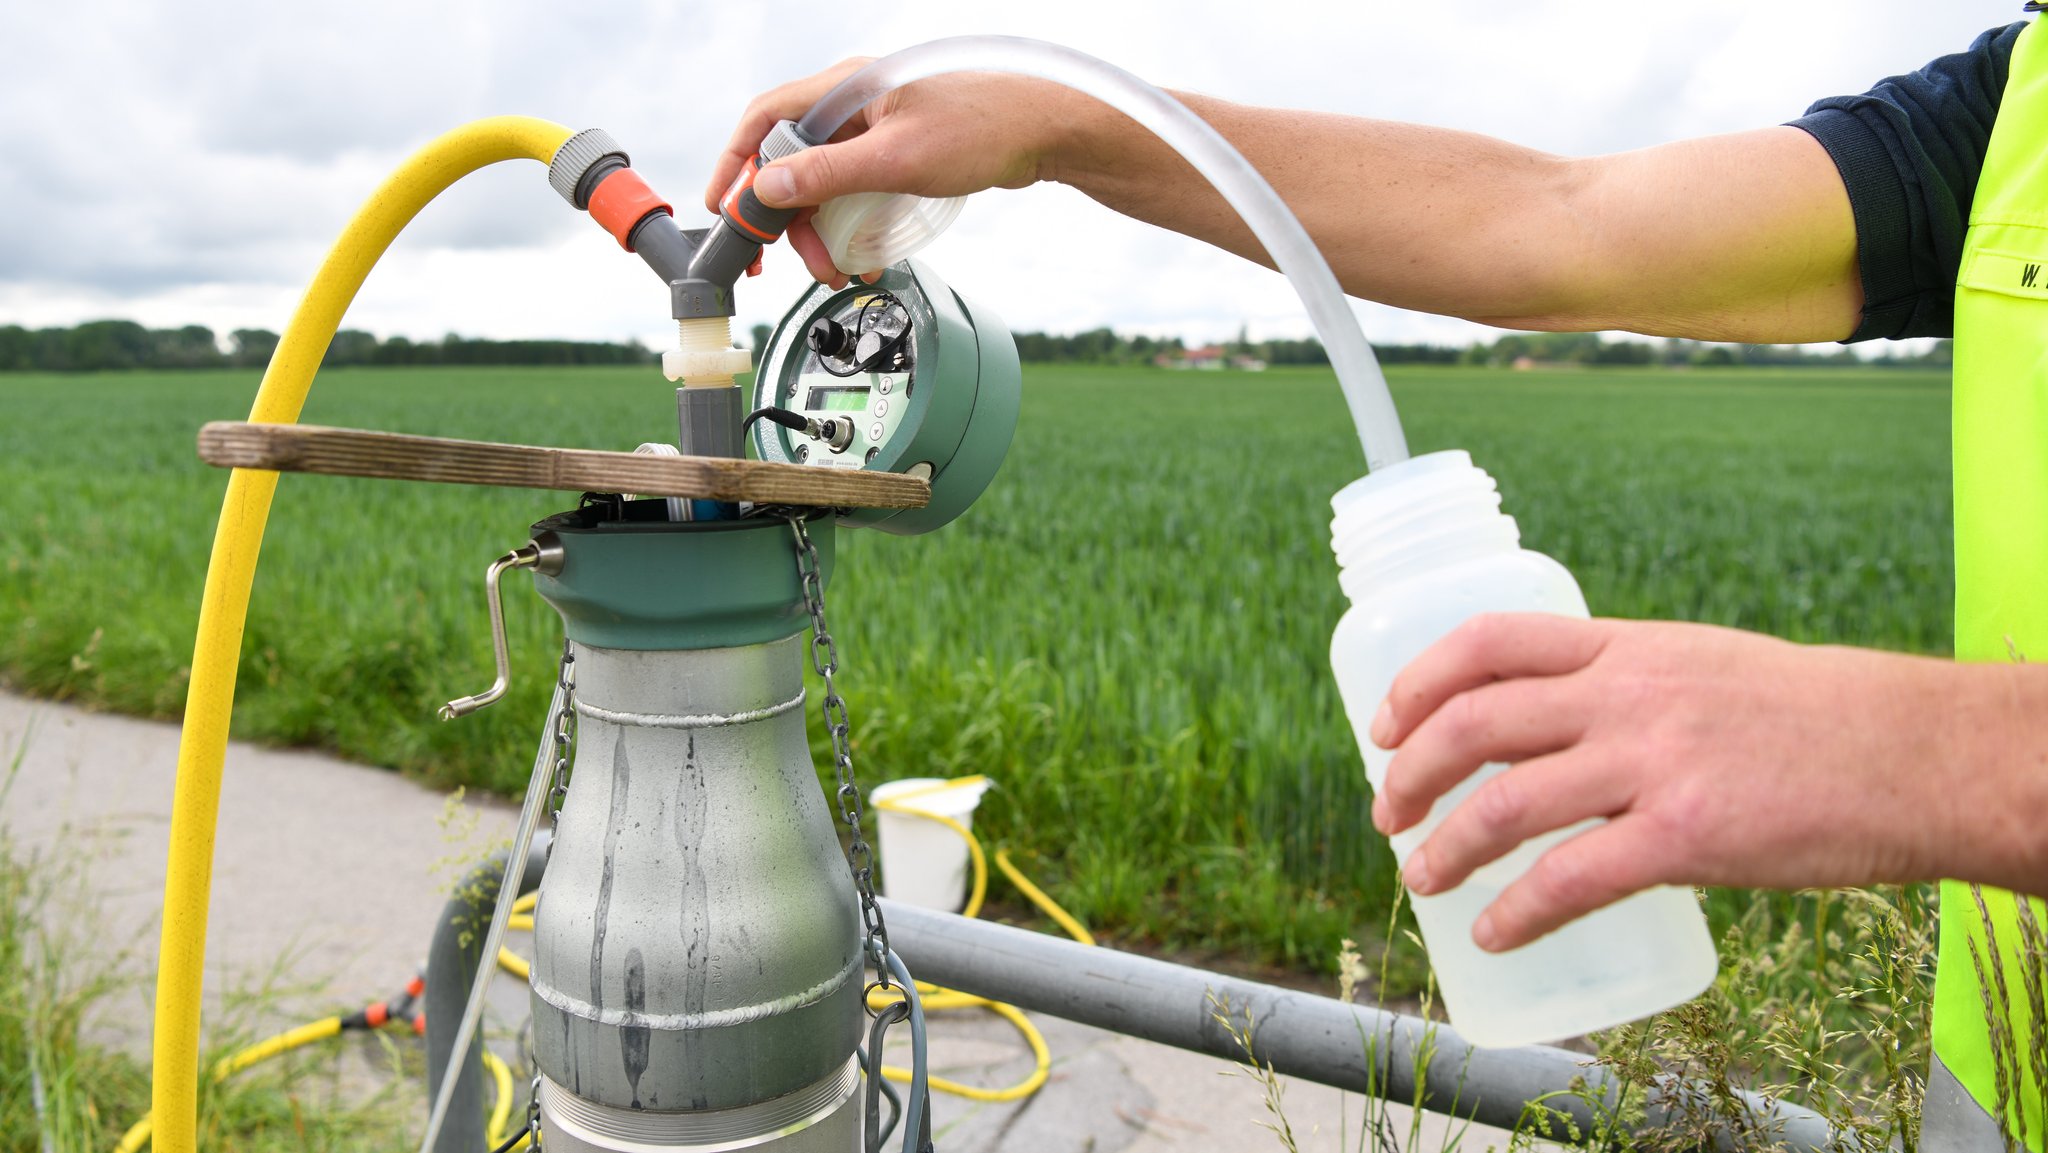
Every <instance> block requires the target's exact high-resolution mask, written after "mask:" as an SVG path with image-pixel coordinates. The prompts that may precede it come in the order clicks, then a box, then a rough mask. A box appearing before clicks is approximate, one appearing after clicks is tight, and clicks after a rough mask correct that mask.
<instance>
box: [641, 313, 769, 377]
mask: <svg viewBox="0 0 2048 1153" xmlns="http://www.w3.org/2000/svg"><path fill="white" fill-rule="evenodd" d="M676 337H677V341H676V349H675V351H673V352H664V353H662V354H661V373H662V375H663V376H666V377H668V378H669V379H670V380H679V381H681V382H682V383H683V387H684V388H731V387H732V378H733V376H734V374H736V373H741V372H751V371H753V368H754V354H753V353H751V352H748V351H747V350H746V349H744V348H734V347H733V346H732V317H730V316H701V317H697V318H694V319H691V320H679V321H677V322H676Z"/></svg>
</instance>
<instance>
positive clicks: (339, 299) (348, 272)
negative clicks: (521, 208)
mask: <svg viewBox="0 0 2048 1153" xmlns="http://www.w3.org/2000/svg"><path fill="white" fill-rule="evenodd" d="M568 138H569V129H567V128H565V127H563V126H562V125H559V124H553V123H550V122H548V121H545V120H536V119H532V118H530V117H524V116H501V117H494V118H492V119H488V120H479V121H476V122H475V123H472V124H467V125H464V126H463V127H461V128H458V129H456V130H454V131H453V132H450V133H448V134H446V135H444V136H441V137H439V138H437V139H435V140H434V141H432V142H431V143H429V144H428V145H427V146H426V147H424V148H422V149H420V150H419V151H418V152H416V153H414V154H413V155H412V156H411V157H410V158H408V159H407V160H406V162H405V163H404V164H402V165H400V166H399V168H398V170H397V171H396V172H394V173H392V174H391V176H390V178H389V179H387V180H385V182H384V183H383V185H382V186H381V187H379V188H378V189H377V191H376V192H374V193H372V194H371V196H370V199H369V200H368V201H367V202H365V203H364V205H363V207H362V208H361V209H360V210H358V211H357V213H356V215H355V218H354V219H352V220H350V221H349V223H348V227H347V228H345V229H343V230H342V234H341V237H340V239H339V240H337V241H336V242H335V244H334V247H333V249H331V250H330V251H329V252H328V254H327V258H326V260H324V261H323V262H321V265H320V271H319V272H318V273H316V274H315V275H314V277H313V283H312V285H311V287H309V288H308V289H307V290H306V295H305V297H304V298H303V299H302V300H300V302H299V307H298V310H297V311H296V312H295V313H293V315H292V319H291V323H290V324H289V325H287V326H286V328H285V331H284V336H283V338H282V339H281V340H279V342H278V346H277V351H276V353H275V354H274V355H272V356H271V358H270V367H269V368H268V369H267V370H266V371H265V372H264V374H263V383H262V385H261V387H260V388H259V389H258V390H257V393H256V403H255V405H254V406H253V407H252V408H251V409H250V411H249V419H250V420H252V421H260V422H268V423H273V424H291V423H293V422H295V421H297V420H298V418H299V410H300V409H301V408H302V407H303V406H304V404H305V400H306V393H307V392H308V391H309V390H310V388H311V387H312V383H313V374H314V373H315V372H316V371H318V369H319V367H320V359H321V357H322V356H323V355H325V354H326V351H327V345H328V343H329V342H330V341H331V340H332V339H333V338H334V331H335V329H336V328H337V327H339V326H340V324H341V318H342V315H343V314H344V313H345V312H346V311H347V310H348V305H349V302H350V301H351V300H353V299H354V298H355V294H356V290H357V289H359V288H360V287H362V283H363V279H364V278H365V277H366V276H368V275H369V272H370V268H371V266H372V265H374V264H376V262H377V260H378V258H380V257H381V256H383V254H384V250H385V249H386V248H388V247H389V246H390V244H391V242H392V240H393V239H394V238H396V237H397V235H398V233H399V231H400V230H401V229H403V228H404V227H405V225H406V223H407V222H408V221H410V220H411V219H412V218H413V216H414V215H416V214H417V213H418V212H419V211H420V209H422V208H424V207H425V206H426V205H427V202H428V201H431V200H432V199H433V198H434V197H435V196H437V195H439V194H440V193H441V192H442V191H443V190H444V189H446V188H447V187H448V186H449V185H451V184H453V183H455V181H456V180H458V179H460V178H461V177H463V176H465V175H467V174H468V173H471V172H474V171H476V170H477V169H479V168H482V167H484V166H485V165H489V164H495V163H497V162H499V161H501V160H519V159H527V160H538V161H540V162H541V163H542V164H546V163H548V162H549V161H551V160H552V159H554V155H555V150H556V149H558V148H560V147H561V146H562V143H563V142H564V141H566V140H567V139H568ZM276 490H277V474H276V473H274V472H257V471H249V470H244V469H236V470H234V472H233V473H232V474H231V475H230V476H229V477H228V490H227V496H226V498H225V499H224V500H223V501H222V502H221V514H220V524H219V526H218V527H217V528H216V529H215V531H214V538H213V554H212V558H211V560H210V561H209V562H208V564H207V570H206V593H205V596H204V599H202V600H201V602H200V606H199V635H198V640H197V642H196V643H195V645H194V646H193V653H192V677H191V684H190V686H189V688H188V689H187V692H186V697H185V725H184V732H183V736H182V738H181V740H180V742H179V747H178V777H177V789H176V793H175V795H174V797H173V799H172V802H171V830H170V840H171V850H170V861H169V865H168V868H167V875H166V877H165V879H164V927H163V937H162V944H161V948H160V951H159V954H158V956H159V962H158V966H157V987H156V1040H155V1045H154V1050H155V1051H154V1055H153V1069H152V1076H153V1082H152V1086H151V1104H152V1106H153V1108H152V1112H151V1115H152V1116H154V1117H156V1118H158V1119H159V1123H158V1125H157V1127H156V1134H155V1136H156V1149H157V1151H158V1153H194V1148H195V1143H196V1140H197V1127H198V1101H199V1070H198V1064H199V995H200V988H201V985H202V983H203V969H204V964H205V959H206V915H207V905H208V900H209V896H210V889H211V886H212V882H213V838H214V826H215V822H216V819H217V818H218V816H219V811H220V779H221V762H222V761H223V759H224V758H225V757H226V755H227V743H228V720H229V716H230V714H231V713H232V712H233V710H234V697H235V674H236V671H237V666H238V664H239V662H240V657H241V648H242V629H243V625H244V623H245V622H246V620H247V617H248V612H249V590H250V586H251V585H252V584H253V583H254V580H255V575H256V558H257V553H258V552H259V550H260V549H261V548H262V544H263V528H264V523H265V521H266V520H267V519H268V518H269V515H270V499H271V496H272V494H274V493H275V492H276Z"/></svg>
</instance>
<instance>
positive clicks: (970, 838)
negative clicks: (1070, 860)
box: [868, 776, 1095, 1103]
mask: <svg viewBox="0 0 2048 1153" xmlns="http://www.w3.org/2000/svg"><path fill="white" fill-rule="evenodd" d="M987 783H988V778H986V777H982V776H969V777H955V778H954V779H952V780H949V781H945V782H942V783H940V784H936V785H932V786H930V787H929V788H923V789H912V790H908V791H906V792H902V793H898V794H896V795H895V796H892V797H889V798H888V799H886V800H882V801H876V802H874V805H875V807H876V808H877V809H887V810H888V811H890V812H892V813H904V814H908V815H911V816H916V817H922V818H924V819H925V820H928V821H936V822H938V823H939V824H941V825H944V826H946V827H947V828H949V829H951V830H953V832H954V833H956V834H958V835H959V837H960V839H961V840H963V841H966V842H967V856H968V860H969V861H970V862H971V863H972V864H973V866H974V868H973V885H972V887H971V888H970V889H969V891H968V896H967V907H966V908H964V909H962V910H961V915H962V916H966V917H974V916H978V915H980V913H981V905H982V901H983V900H984V899H985V898H986V896H987V894H988V860H987V858H986V857H985V856H984V855H983V854H982V849H981V840H980V838H978V837H976V836H975V835H974V830H972V829H970V828H968V827H967V826H966V825H964V824H962V823H961V822H959V821H956V820H954V819H953V818H952V817H948V816H945V815H944V814H941V813H933V812H927V811H926V810H924V809H919V808H916V807H913V806H911V805H909V804H907V803H906V802H908V801H912V800H915V799H917V798H918V797H921V796H924V795H926V794H928V793H936V792H940V791H943V790H946V789H954V788H964V787H967V786H970V785H983V784H987ZM996 867H997V868H998V869H1001V870H1002V871H1003V875H1004V876H1005V877H1008V878H1009V879H1010V883H1011V884H1013V885H1016V886H1017V891H1018V892H1020V893H1023V894H1024V896H1025V897H1026V898H1027V899H1028V900H1029V901H1030V902H1031V903H1032V904H1033V905H1036V906H1038V908H1039V911H1041V912H1043V913H1044V914H1045V915H1046V916H1048V917H1050V918H1052V920H1053V922H1054V923H1055V924H1057V925H1059V927H1060V928H1062V929H1065V930H1066V931H1067V934H1068V935H1069V936H1071V937H1073V938H1074V939H1075V940H1077V941H1079V942H1081V943H1082V944H1084V945H1093V944H1095V938H1094V937H1093V936H1091V935H1090V934H1089V932H1088V930H1087V929H1086V928H1084V927H1082V925H1081V922H1079V921H1077V920H1075V919H1074V917H1073V915H1072V914H1070V913H1068V912H1067V911H1066V910H1065V909H1062V908H1060V906H1059V903H1058V902H1056V901H1054V900H1053V899H1052V898H1051V897H1049V896H1047V895H1046V893H1045V890H1043V889H1040V888H1039V887H1038V886H1037V885H1034V884H1032V883H1031V882H1030V881H1029V880H1027V879H1026V878H1025V876H1024V874H1023V873H1022V872H1021V871H1020V870H1019V869H1018V868H1017V867H1016V866H1015V865H1013V864H1011V863H1010V858H1009V854H1007V853H1005V852H1003V851H1002V850H997V851H996ZM917 991H918V995H919V996H920V997H921V998H922V999H923V1000H924V1007H925V1010H926V1011H927V1012H934V1011H938V1010H942V1009H983V1008H985V1009H987V1010H989V1011H990V1012H992V1013H994V1014H996V1015H997V1016H999V1017H1001V1018H1002V1019H1003V1020H1005V1021H1008V1022H1009V1023H1010V1024H1011V1025H1012V1026H1013V1027H1015V1028H1016V1030H1017V1032H1018V1033H1019V1034H1020V1035H1021V1036H1022V1037H1023V1038H1024V1043H1025V1044H1027V1045H1029V1046H1031V1056H1032V1059H1033V1061H1034V1062H1035V1064H1034V1067H1033V1068H1032V1070H1031V1075H1030V1076H1029V1077H1026V1078H1025V1079H1024V1080H1022V1081H1019V1082H1017V1083H1016V1084H1015V1085H1011V1086H1008V1087H1007V1088H1002V1089H983V1088H981V1087H980V1086H977V1085H966V1084H962V1083H961V1082H958V1081H954V1080H951V1079H949V1078H946V1077H939V1076H934V1075H932V1074H930V1073H929V1072H928V1073H927V1074H926V1076H925V1081H926V1083H927V1084H929V1085H930V1086H931V1087H932V1088H933V1089H936V1090H938V1091H939V1092H941V1093H951V1094H953V1095H954V1096H956V1097H965V1098H967V1099H968V1100H970V1101H985V1102H991V1103H1000V1102H1004V1101H1021V1100H1023V1099H1024V1098H1026V1097H1029V1096H1031V1095H1032V1094H1033V1093H1036V1092H1038V1091H1039V1090H1040V1089H1041V1088H1043V1087H1044V1086H1045V1082H1046V1079H1047V1078H1048V1077H1050V1076H1051V1075H1052V1052H1051V1051H1050V1050H1049V1049H1047V1048H1046V1047H1045V1036H1044V1035H1043V1034H1041V1033H1040V1032H1039V1031H1038V1027H1037V1026H1036V1025H1033V1024H1032V1023H1031V1019H1030V1018H1029V1017H1026V1016H1025V1015H1024V1012H1023V1010H1021V1009H1019V1008H1017V1007H1016V1006H1015V1005H1006V1004H1004V1003H1003V1002H1001V1001H991V1000H989V999H988V998H986V997H977V996H975V995H973V994H971V993H960V992H955V991H954V990H952V989H942V988H940V987H939V986H937V985H929V984H926V983H925V982H923V981H919V982H918V983H917ZM901 996H902V994H901V993H898V994H895V995H894V996H891V995H890V994H887V993H881V992H877V993H876V994H874V995H872V996H870V997H869V998H868V1006H869V1008H873V1009H879V1008H881V1007H882V1006H883V1005H886V1004H888V1003H889V1002H890V1001H892V1000H894V999H896V998H897V997H901ZM882 1075H883V1076H884V1077H887V1078H889V1079H890V1080H891V1081H909V1080H910V1079H911V1071H910V1070H908V1069H904V1068H899V1067H897V1066H894V1065H884V1066H883V1067H882Z"/></svg>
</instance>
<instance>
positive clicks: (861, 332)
mask: <svg viewBox="0 0 2048 1153" xmlns="http://www.w3.org/2000/svg"><path fill="white" fill-rule="evenodd" d="M877 304H879V305H881V306H882V311H881V312H880V313H878V314H876V316H875V320H874V322H873V323H872V324H871V323H870V322H869V320H868V310H870V309H872V308H874V307H875V306H876V305H877ZM891 308H896V309H902V311H903V331H902V332H899V333H897V334H896V336H895V338H894V339H892V340H891V341H889V343H887V344H885V345H882V346H881V347H880V348H878V349H876V350H875V352H874V354H873V355H871V356H869V357H868V358H867V359H865V360H856V359H854V356H855V355H857V354H858V353H859V351H860V338H861V337H863V336H866V335H867V334H868V333H869V331H870V330H871V329H872V328H873V326H874V324H879V323H880V322H881V321H882V319H883V318H884V317H886V316H888V315H889V310H890V309H891ZM909 335H910V310H909V309H907V308H904V307H903V302H902V301H901V300H898V299H897V298H896V294H895V293H892V292H883V291H877V292H876V293H875V294H874V295H873V296H870V297H868V299H867V302H866V303H864V304H862V305H861V306H860V311H859V312H856V313H854V314H853V336H852V340H853V353H851V354H849V355H848V356H847V358H846V371H844V372H841V371H840V370H839V369H837V368H834V367H833V366H832V359H831V358H829V357H824V356H820V357H819V358H818V367H819V368H822V369H824V370H825V372H826V373H827V374H828V375H831V376H837V377H841V378H844V377H849V376H859V375H860V374H861V373H863V372H873V371H875V366H877V365H879V364H881V363H882V362H883V361H884V360H886V359H887V358H889V357H891V356H894V355H895V354H896V350H897V349H899V348H901V347H902V345H903V341H904V340H905V339H906V338H907V337H908V336H909Z"/></svg>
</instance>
